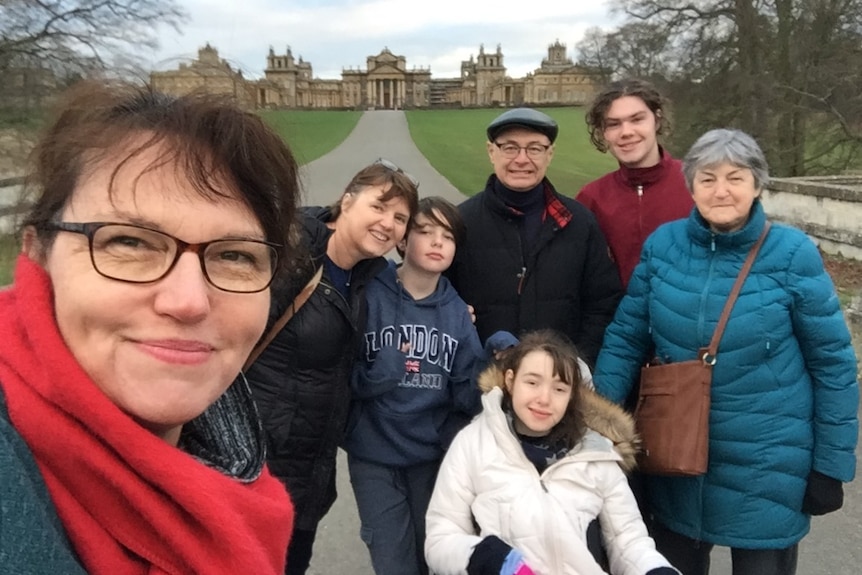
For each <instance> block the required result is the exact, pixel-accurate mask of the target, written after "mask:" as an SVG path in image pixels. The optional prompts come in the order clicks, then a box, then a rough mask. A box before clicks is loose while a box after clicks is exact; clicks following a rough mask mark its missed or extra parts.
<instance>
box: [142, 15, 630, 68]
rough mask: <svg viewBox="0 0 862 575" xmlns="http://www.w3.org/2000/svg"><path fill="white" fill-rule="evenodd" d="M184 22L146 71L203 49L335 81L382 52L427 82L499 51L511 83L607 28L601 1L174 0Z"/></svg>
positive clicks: (239, 64) (239, 63) (240, 64)
mask: <svg viewBox="0 0 862 575" xmlns="http://www.w3.org/2000/svg"><path fill="white" fill-rule="evenodd" d="M179 1H180V3H181V5H182V6H183V7H184V8H185V9H186V10H187V11H188V13H189V15H190V16H191V19H190V21H189V22H188V23H187V24H185V25H184V26H183V28H182V31H181V34H176V33H175V32H174V31H173V30H164V31H163V33H162V34H161V36H160V42H161V47H160V49H159V50H158V51H157V52H155V53H151V54H150V55H149V60H150V65H151V67H153V68H159V69H166V68H176V66H177V62H178V61H180V60H183V59H184V60H186V61H187V60H189V59H191V58H194V57H196V55H197V50H198V48H199V47H201V46H203V45H205V44H206V43H207V42H209V43H210V45H212V46H213V47H215V48H217V49H218V51H219V55H220V56H221V57H222V58H225V59H227V60H228V62H230V63H231V64H232V65H233V66H234V67H235V68H239V69H241V70H242V71H243V73H244V74H245V75H246V76H250V77H260V76H262V75H263V69H264V67H265V66H266V55H267V53H268V51H269V48H270V46H272V47H273V48H274V49H275V51H276V53H277V54H283V53H284V52H285V51H286V49H287V47H288V46H290V48H291V49H292V51H293V55H294V57H296V58H298V57H299V56H302V57H303V59H304V60H305V61H308V62H311V64H312V66H313V71H314V75H315V77H318V78H332V79H340V78H341V70H342V68H349V67H351V66H353V67H354V69H355V68H357V67H361V69H363V70H364V69H365V61H366V58H367V57H368V56H371V55H376V54H379V53H380V51H381V50H383V48H384V47H387V48H389V50H390V51H391V52H393V53H394V54H396V55H401V56H404V57H405V58H406V59H407V67H408V69H410V68H413V67H414V66H415V67H420V66H422V67H429V66H430V68H431V74H432V77H434V78H447V77H457V76H460V66H461V60H466V59H468V58H469V57H470V55H471V54H472V55H474V56H475V55H476V54H477V53H478V52H479V44H483V43H484V45H485V50H486V52H487V51H492V52H493V51H495V50H496V47H497V44H501V45H502V50H503V55H504V64H505V66H506V68H507V73H508V75H509V76H511V77H520V76H523V75H524V74H526V73H527V72H530V71H532V70H534V69H535V68H538V67H539V65H540V64H541V60H542V58H543V57H544V56H546V55H547V49H548V45H549V44H551V43H553V42H554V41H555V40H559V41H560V42H562V43H564V44H566V45H567V46H568V49H569V57H571V58H572V59H573V60H575V59H576V58H577V54H576V53H575V44H577V42H578V41H579V40H580V39H581V37H582V36H583V33H584V30H585V29H586V28H588V27H590V26H601V27H603V28H611V27H612V24H613V21H612V16H611V15H610V13H609V10H608V7H607V3H608V0H589V1H588V0H565V1H561V0H532V1H530V0H520V1H517V2H516V1H514V0H425V1H418V2H416V1H411V0H179Z"/></svg>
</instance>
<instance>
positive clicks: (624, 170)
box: [617, 146, 676, 188]
mask: <svg viewBox="0 0 862 575" xmlns="http://www.w3.org/2000/svg"><path fill="white" fill-rule="evenodd" d="M658 151H659V162H658V164H656V165H654V166H650V167H648V168H629V167H626V166H624V165H622V164H620V169H619V170H617V177H618V178H619V179H620V180H622V183H623V184H624V185H626V186H628V187H632V188H636V187H638V186H648V185H650V184H654V183H656V182H658V181H659V180H661V179H662V178H663V177H664V175H665V172H667V171H668V170H670V169H674V168H675V167H676V166H675V165H674V164H675V162H674V160H673V158H672V157H671V155H670V154H668V153H667V151H666V150H665V149H664V148H662V147H661V146H659V148H658Z"/></svg>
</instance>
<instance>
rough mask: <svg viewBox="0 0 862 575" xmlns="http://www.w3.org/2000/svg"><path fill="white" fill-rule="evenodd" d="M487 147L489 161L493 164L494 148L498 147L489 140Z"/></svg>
mask: <svg viewBox="0 0 862 575" xmlns="http://www.w3.org/2000/svg"><path fill="white" fill-rule="evenodd" d="M486 147H487V148H488V160H489V161H490V162H491V163H492V164H493V163H494V148H495V147H496V146H495V145H494V142H492V141H490V140H488V143H487V144H486Z"/></svg>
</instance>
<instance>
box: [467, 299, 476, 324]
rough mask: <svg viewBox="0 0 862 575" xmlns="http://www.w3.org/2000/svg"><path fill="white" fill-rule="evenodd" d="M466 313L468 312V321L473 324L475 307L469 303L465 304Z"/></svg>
mask: <svg viewBox="0 0 862 575" xmlns="http://www.w3.org/2000/svg"><path fill="white" fill-rule="evenodd" d="M467 313H469V314H470V321H471V322H472V323H473V325H475V324H476V308H474V307H473V306H471V305H470V304H467Z"/></svg>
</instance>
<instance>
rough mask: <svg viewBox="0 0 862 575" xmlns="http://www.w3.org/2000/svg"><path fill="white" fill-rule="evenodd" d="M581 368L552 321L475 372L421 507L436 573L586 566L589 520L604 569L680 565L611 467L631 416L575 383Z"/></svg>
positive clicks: (631, 572)
mask: <svg viewBox="0 0 862 575" xmlns="http://www.w3.org/2000/svg"><path fill="white" fill-rule="evenodd" d="M582 371H588V370H587V369H586V366H585V364H583V363H581V364H580V365H579V362H578V357H577V352H576V351H575V349H574V347H573V346H572V345H571V344H570V343H568V342H567V341H565V340H564V339H563V338H562V337H561V336H559V335H557V334H556V333H554V332H552V331H538V332H533V333H530V334H527V335H526V336H524V338H523V339H522V340H521V342H520V343H519V344H518V345H517V346H515V347H512V348H510V349H508V350H506V351H504V352H502V353H501V354H500V355H499V358H498V361H497V365H495V366H492V367H490V368H489V369H488V370H486V371H485V372H484V373H483V374H482V376H481V377H480V382H479V383H480V387H482V390H483V391H484V392H485V395H484V396H483V398H482V403H483V411H482V413H481V414H480V415H479V416H478V417H477V418H476V419H475V420H474V421H473V422H472V423H471V424H470V425H469V426H467V427H466V428H464V429H463V430H462V431H461V432H460V433H459V434H458V436H457V437H456V438H455V440H454V441H453V443H452V445H451V447H450V448H449V451H448V453H447V454H446V457H445V458H444V460H443V463H442V465H441V468H440V472H439V475H438V478H437V483H436V486H435V488H434V494H433V495H432V497H431V504H430V506H429V508H428V514H427V533H426V536H427V538H426V542H425V555H426V559H427V561H428V565H429V567H430V568H431V570H432V571H433V572H434V573H436V574H437V575H464V574H466V575H533V574H535V575H594V574H601V573H605V571H603V569H602V568H601V567H600V566H599V564H598V563H597V562H596V560H595V559H594V558H593V555H592V554H591V553H590V551H589V549H588V548H587V542H586V538H587V526H588V525H589V524H590V522H592V521H593V520H594V519H596V518H598V519H599V523H600V524H601V528H602V535H603V539H604V542H605V547H606V549H607V552H608V558H609V564H610V570H611V573H612V574H614V575H645V574H647V575H673V574H676V573H678V571H676V569H674V568H672V567H671V566H670V564H669V563H668V561H667V560H666V559H665V558H664V557H663V556H662V555H661V554H659V553H658V552H657V551H656V550H655V545H654V543H653V540H652V539H651V538H650V537H649V535H648V534H647V530H646V527H645V526H644V523H643V520H642V518H641V516H640V513H639V511H638V507H637V504H636V502H635V498H634V496H633V495H632V493H631V490H630V489H629V486H628V482H627V480H626V477H625V473H624V472H623V470H622V469H621V466H625V467H626V468H630V467H631V466H633V465H634V456H635V442H636V435H635V432H634V424H633V421H632V420H631V418H630V417H629V416H628V415H627V414H626V413H625V412H623V411H622V410H621V409H620V408H618V407H617V406H615V405H613V404H611V403H609V402H607V401H605V400H603V399H602V398H600V397H599V396H597V395H596V394H594V393H593V392H592V391H591V390H589V389H587V388H586V387H584V386H583V385H582V382H583V381H584V379H585V377H586V376H588V374H587V373H582Z"/></svg>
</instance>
